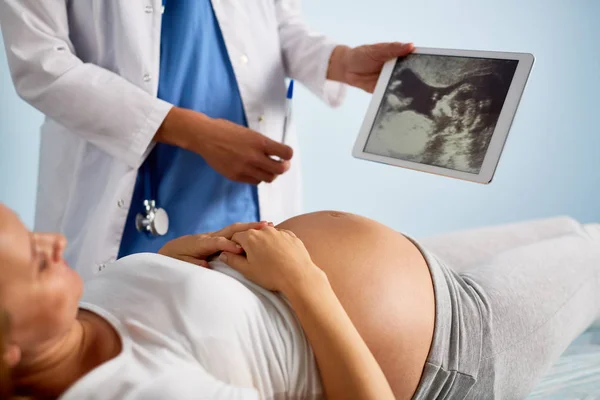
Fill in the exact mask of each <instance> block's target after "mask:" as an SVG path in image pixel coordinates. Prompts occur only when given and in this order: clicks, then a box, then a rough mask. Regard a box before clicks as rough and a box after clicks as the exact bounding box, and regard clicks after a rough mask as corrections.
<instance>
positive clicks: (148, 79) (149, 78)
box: [144, 74, 152, 82]
mask: <svg viewBox="0 0 600 400" xmlns="http://www.w3.org/2000/svg"><path fill="white" fill-rule="evenodd" d="M151 79H152V77H151V76H150V74H146V75H144V82H150V80H151Z"/></svg>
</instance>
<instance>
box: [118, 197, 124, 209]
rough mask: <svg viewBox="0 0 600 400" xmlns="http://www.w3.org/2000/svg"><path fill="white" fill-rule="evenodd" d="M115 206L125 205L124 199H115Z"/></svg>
mask: <svg viewBox="0 0 600 400" xmlns="http://www.w3.org/2000/svg"><path fill="white" fill-rule="evenodd" d="M117 206H119V208H123V207H125V200H123V199H119V201H117Z"/></svg>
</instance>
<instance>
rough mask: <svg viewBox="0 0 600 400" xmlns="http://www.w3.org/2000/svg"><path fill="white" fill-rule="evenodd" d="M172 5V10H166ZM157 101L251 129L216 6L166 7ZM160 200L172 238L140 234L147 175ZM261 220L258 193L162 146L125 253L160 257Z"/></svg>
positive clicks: (206, 2) (136, 201)
mask: <svg viewBox="0 0 600 400" xmlns="http://www.w3.org/2000/svg"><path fill="white" fill-rule="evenodd" d="M165 3H166V4H165ZM163 4H164V5H165V12H164V14H163V20H162V32H161V49H160V50H161V54H160V82H159V88H158V97H159V98H161V99H163V100H165V101H168V102H170V103H172V104H174V105H176V106H180V107H184V108H188V109H192V110H195V111H199V112H202V113H204V114H206V115H208V116H209V117H213V118H222V119H227V120H229V121H232V122H235V123H237V124H240V125H244V126H247V122H246V117H245V114H244V109H243V106H242V100H241V97H240V93H239V89H238V86H237V81H236V78H235V75H234V73H233V68H232V66H231V61H230V60H229V55H228V54H227V50H226V48H225V42H224V40H223V36H222V34H221V30H220V28H219V23H218V21H217V19H216V17H215V14H214V11H213V9H212V6H211V2H210V0H169V1H163ZM147 163H151V164H154V165H153V166H152V168H151V174H150V179H151V181H152V187H153V192H154V193H153V194H152V195H153V196H156V199H155V200H156V201H157V206H158V207H161V208H164V209H165V210H166V211H167V213H168V214H169V223H170V224H169V232H168V233H167V234H166V235H165V236H159V237H151V236H149V235H147V234H145V233H140V232H138V231H137V229H136V227H135V217H136V214H137V213H139V212H143V211H144V207H143V202H144V199H145V197H146V196H145V190H146V189H145V188H144V173H143V171H144V169H145V168H148V164H147ZM258 220H259V211H258V195H257V188H256V186H254V185H248V184H242V183H237V182H233V181H230V180H228V179H226V178H224V177H223V176H221V175H220V174H219V173H217V172H216V171H215V170H213V169H212V168H211V167H210V166H209V165H208V164H207V163H206V162H205V161H204V159H203V158H202V157H201V156H199V155H197V154H195V153H192V152H189V151H187V150H183V149H180V148H178V147H173V146H169V145H165V144H162V143H159V144H157V145H156V148H155V149H154V150H153V151H152V153H151V154H150V156H149V158H148V159H147V160H146V162H145V165H143V166H142V167H141V168H140V172H139V173H138V177H137V181H136V184H135V189H134V194H133V199H132V203H131V208H130V210H129V215H128V216H127V222H126V225H125V231H124V233H123V238H122V242H121V247H120V250H119V258H120V257H124V256H126V255H129V254H132V253H140V252H156V251H158V250H159V249H160V248H161V247H162V246H163V245H164V244H165V243H166V242H167V241H169V240H171V239H173V238H176V237H179V236H183V235H189V234H194V233H203V232H209V231H215V230H218V229H221V228H223V227H224V226H226V225H229V224H232V223H234V222H251V221H258Z"/></svg>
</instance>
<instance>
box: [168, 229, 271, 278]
mask: <svg viewBox="0 0 600 400" xmlns="http://www.w3.org/2000/svg"><path fill="white" fill-rule="evenodd" d="M268 225H269V223H267V222H264V221H261V222H250V223H237V224H233V225H229V226H227V227H225V228H223V229H221V230H220V231H216V232H208V233H201V234H198V235H187V236H181V237H179V238H177V239H173V240H171V241H169V242H167V243H166V244H165V245H164V246H163V247H162V248H161V249H160V250H159V251H158V254H161V255H163V256H167V257H171V258H175V259H177V260H181V261H186V262H189V263H192V264H196V265H199V266H201V267H207V268H208V261H209V258H210V257H211V256H214V255H216V254H217V253H219V252H221V251H228V252H230V253H234V254H241V253H243V252H244V250H242V248H241V247H240V246H238V244H237V243H235V242H233V241H232V240H231V238H232V237H233V236H234V235H235V234H237V233H240V232H245V231H248V230H251V229H261V228H264V227H266V226H268Z"/></svg>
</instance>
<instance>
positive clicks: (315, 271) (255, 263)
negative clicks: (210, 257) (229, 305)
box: [219, 226, 324, 294]
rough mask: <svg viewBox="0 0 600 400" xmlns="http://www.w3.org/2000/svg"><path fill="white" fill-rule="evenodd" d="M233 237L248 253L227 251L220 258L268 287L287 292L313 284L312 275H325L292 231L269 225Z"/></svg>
mask: <svg viewBox="0 0 600 400" xmlns="http://www.w3.org/2000/svg"><path fill="white" fill-rule="evenodd" d="M231 240H232V241H234V242H236V243H238V244H240V245H241V246H242V248H243V249H244V251H245V252H246V255H245V256H244V255H241V254H235V253H231V252H227V251H224V252H223V253H221V255H220V256H219V260H221V261H223V262H224V263H226V264H227V265H229V266H230V267H231V268H233V269H235V270H237V271H238V272H240V273H241V274H242V275H244V276H245V277H246V278H247V279H249V280H251V281H252V282H254V283H256V284H257V285H260V286H262V287H264V288H265V289H268V290H272V291H278V292H282V293H284V294H288V293H290V291H291V290H295V289H299V288H302V287H310V285H311V282H314V280H313V279H315V278H322V277H323V276H324V272H323V271H322V270H321V269H320V268H318V267H317V266H316V265H315V264H314V263H313V261H312V259H311V258H310V254H309V253H308V250H307V249H306V247H305V246H304V243H302V241H301V240H300V239H298V237H296V235H295V234H294V233H293V232H291V231H286V230H280V229H276V228H274V227H272V226H267V227H264V228H262V229H260V230H249V231H245V232H240V233H236V234H234V235H233V237H232V238H231Z"/></svg>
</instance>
